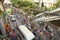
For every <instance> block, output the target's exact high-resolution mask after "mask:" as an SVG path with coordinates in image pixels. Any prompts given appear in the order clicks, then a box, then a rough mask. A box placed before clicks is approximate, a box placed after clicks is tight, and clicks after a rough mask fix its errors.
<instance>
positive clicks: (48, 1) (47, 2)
mask: <svg viewBox="0 0 60 40" xmlns="http://www.w3.org/2000/svg"><path fill="white" fill-rule="evenodd" d="M34 2H38V3H39V6H40V7H41V5H42V2H43V3H44V6H46V7H53V5H54V4H56V3H57V0H34Z"/></svg>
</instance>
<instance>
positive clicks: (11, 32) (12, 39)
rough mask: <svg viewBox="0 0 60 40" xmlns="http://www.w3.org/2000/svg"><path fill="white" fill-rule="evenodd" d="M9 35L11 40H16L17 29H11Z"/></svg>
mask: <svg viewBox="0 0 60 40" xmlns="http://www.w3.org/2000/svg"><path fill="white" fill-rule="evenodd" d="M9 36H10V40H16V35H15V30H11V31H10V33H9Z"/></svg>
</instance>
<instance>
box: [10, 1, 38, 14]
mask: <svg viewBox="0 0 60 40" xmlns="http://www.w3.org/2000/svg"><path fill="white" fill-rule="evenodd" d="M11 2H12V4H13V6H14V7H16V8H20V9H23V10H24V11H25V12H27V13H29V14H32V11H33V14H37V13H39V12H38V11H39V7H38V5H37V4H36V3H34V2H32V1H31V0H11ZM36 9H38V10H37V11H36Z"/></svg>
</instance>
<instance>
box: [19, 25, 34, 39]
mask: <svg viewBox="0 0 60 40" xmlns="http://www.w3.org/2000/svg"><path fill="white" fill-rule="evenodd" d="M18 28H19V30H20V31H21V33H22V35H23V36H24V37H25V39H26V40H33V39H34V38H35V35H34V34H33V33H32V32H31V31H30V30H29V29H28V28H27V27H26V26H25V25H21V26H19V27H18Z"/></svg>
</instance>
